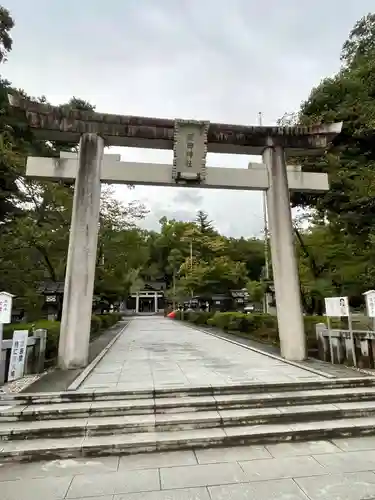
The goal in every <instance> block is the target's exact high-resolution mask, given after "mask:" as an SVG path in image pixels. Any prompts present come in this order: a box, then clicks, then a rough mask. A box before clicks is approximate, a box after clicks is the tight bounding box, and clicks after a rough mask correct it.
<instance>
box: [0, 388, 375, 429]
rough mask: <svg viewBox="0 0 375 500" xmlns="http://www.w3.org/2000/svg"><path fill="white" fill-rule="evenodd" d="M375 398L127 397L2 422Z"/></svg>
mask: <svg viewBox="0 0 375 500" xmlns="http://www.w3.org/2000/svg"><path fill="white" fill-rule="evenodd" d="M359 401H375V387H358V388H357V387H347V388H339V389H337V388H335V389H313V390H308V391H291V392H285V391H282V392H278V393H277V392H270V393H259V394H227V395H216V396H209V395H206V396H195V397H194V396H186V397H183V396H181V397H175V398H167V397H163V398H153V399H151V398H150V399H134V400H132V399H125V400H118V401H110V400H108V401H107V400H104V401H92V402H89V401H86V402H85V401H82V402H65V403H48V404H31V405H26V406H25V405H22V404H17V405H14V406H12V405H8V406H2V407H0V408H1V410H0V422H10V421H18V420H21V421H34V420H44V419H48V420H52V419H65V418H66V419H72V418H89V417H115V416H123V415H149V414H163V413H173V414H175V413H184V412H192V411H199V412H200V411H220V410H234V409H247V408H265V407H267V408H276V407H280V406H301V405H316V404H326V403H331V404H336V403H346V402H359Z"/></svg>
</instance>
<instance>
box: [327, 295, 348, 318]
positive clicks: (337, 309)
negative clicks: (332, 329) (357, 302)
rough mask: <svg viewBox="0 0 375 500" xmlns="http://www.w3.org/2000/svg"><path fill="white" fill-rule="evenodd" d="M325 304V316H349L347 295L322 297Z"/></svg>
mask: <svg viewBox="0 0 375 500" xmlns="http://www.w3.org/2000/svg"><path fill="white" fill-rule="evenodd" d="M324 302H325V305H326V316H329V317H332V318H335V317H338V318H339V317H343V316H346V317H348V316H349V300H348V297H329V298H325V299H324Z"/></svg>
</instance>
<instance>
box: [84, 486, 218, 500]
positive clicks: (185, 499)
mask: <svg viewBox="0 0 375 500" xmlns="http://www.w3.org/2000/svg"><path fill="white" fill-rule="evenodd" d="M89 500H91V499H89ZM114 500H211V499H210V495H209V493H208V491H207V489H206V488H187V489H182V490H169V491H151V492H149V493H131V494H128V495H115V496H114Z"/></svg>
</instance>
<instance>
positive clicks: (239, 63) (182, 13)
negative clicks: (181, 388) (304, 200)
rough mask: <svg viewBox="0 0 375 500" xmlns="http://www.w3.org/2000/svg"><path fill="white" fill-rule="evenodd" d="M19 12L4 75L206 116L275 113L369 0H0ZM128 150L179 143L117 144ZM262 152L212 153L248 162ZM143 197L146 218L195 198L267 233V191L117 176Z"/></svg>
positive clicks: (229, 225) (125, 110)
mask: <svg viewBox="0 0 375 500" xmlns="http://www.w3.org/2000/svg"><path fill="white" fill-rule="evenodd" d="M0 3H1V4H3V5H4V6H5V7H7V8H8V9H9V10H10V11H11V14H12V16H13V18H14V20H15V22H16V27H15V29H14V30H13V39H14V48H13V50H12V52H11V54H10V56H9V61H8V62H7V63H6V65H3V66H2V67H1V72H2V75H3V76H5V77H6V78H8V79H9V80H10V81H11V82H12V83H13V84H14V85H15V86H17V87H22V88H24V89H25V91H26V92H27V93H28V94H30V95H34V96H39V95H45V96H46V97H47V99H48V100H49V101H50V102H52V103H53V104H59V103H62V102H66V101H68V100H69V99H70V97H72V96H76V97H80V98H82V99H85V100H88V101H90V102H91V103H92V104H95V105H96V108H97V110H98V111H101V112H109V113H118V114H126V115H130V114H134V115H146V116H156V117H168V118H176V117H178V118H196V119H202V120H209V121H211V122H225V123H237V124H256V123H257V120H258V112H259V111H262V113H263V122H264V124H266V125H268V124H274V123H275V122H276V120H277V119H278V118H280V117H281V116H282V115H283V114H284V113H285V112H291V111H296V110H298V107H299V105H300V103H301V101H303V100H304V99H306V98H307V96H308V94H309V92H310V90H311V88H312V87H313V86H315V85H317V84H318V83H319V81H320V80H321V79H322V78H323V77H325V76H329V75H331V74H333V73H334V72H336V71H337V69H338V67H339V55H340V50H341V46H342V44H343V42H344V40H345V39H346V37H347V35H348V33H349V31H350V29H351V27H352V26H353V24H354V23H355V22H356V21H357V20H358V19H359V18H361V17H362V16H363V15H365V14H366V13H367V12H369V11H371V9H373V10H375V4H374V1H373V0H356V1H352V0H329V1H328V0H315V1H314V2H303V1H301V0H282V1H281V0H268V1H267V2H262V1H259V0H231V2H227V1H224V0H106V1H103V0H85V1H81V2H80V1H78V0H0ZM112 151H113V152H120V153H121V154H122V157H123V160H128V161H129V160H137V161H153V162H162V163H163V162H169V161H171V159H172V152H169V151H156V150H142V149H126V148H121V149H119V150H118V148H117V149H116V148H112V150H111V152H112ZM249 161H260V159H259V158H251V157H245V156H231V155H226V157H223V155H221V156H218V155H211V154H210V155H208V164H209V165H216V166H219V165H223V166H232V167H238V168H241V167H242V168H246V166H247V163H248V162H249ZM116 193H117V196H118V197H119V198H120V199H122V200H130V199H138V200H140V201H142V202H144V203H145V204H146V205H147V207H148V208H149V210H150V214H149V216H148V217H147V219H146V221H145V222H144V224H145V226H146V227H149V228H156V227H157V226H158V224H157V221H158V220H159V218H160V217H162V216H163V215H166V216H167V217H175V218H178V219H183V220H191V219H193V218H194V217H195V214H196V211H197V210H199V209H202V210H205V211H207V212H208V213H209V215H210V218H211V219H213V220H214V221H215V224H216V226H217V228H218V229H219V230H220V231H222V232H224V233H225V234H228V235H231V236H236V237H239V236H245V237H248V236H256V235H260V234H261V231H262V227H263V219H262V201H261V194H260V193H253V192H238V191H236V192H228V191H227V192H225V191H216V190H215V191H207V190H191V189H189V190H186V189H183V188H178V189H177V188H174V189H172V188H155V187H137V188H135V189H134V190H128V189H127V188H126V187H125V186H118V187H117V188H116Z"/></svg>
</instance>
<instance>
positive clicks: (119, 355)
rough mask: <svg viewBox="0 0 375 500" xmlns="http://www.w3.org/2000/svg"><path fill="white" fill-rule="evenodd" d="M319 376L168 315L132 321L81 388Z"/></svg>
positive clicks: (144, 386)
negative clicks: (199, 329)
mask: <svg viewBox="0 0 375 500" xmlns="http://www.w3.org/2000/svg"><path fill="white" fill-rule="evenodd" d="M318 378H320V377H319V376H318V375H316V374H314V373H312V372H309V371H307V370H304V369H302V368H298V367H295V366H292V365H290V364H287V363H285V362H283V361H282V360H277V359H272V358H270V357H268V356H266V355H263V354H259V353H257V352H254V351H250V350H248V349H245V348H243V347H240V346H237V345H234V344H231V343H229V342H226V341H225V340H222V339H219V338H216V337H214V336H211V335H207V334H205V333H203V332H201V331H198V330H194V329H192V328H189V327H188V326H186V325H184V324H183V323H179V322H176V321H172V320H170V319H167V318H163V317H157V316H156V317H155V316H154V317H152V316H151V317H143V318H142V317H140V318H136V319H133V320H132V321H131V323H130V325H129V326H128V327H127V328H126V329H125V331H124V333H123V334H122V336H121V337H120V338H119V339H118V340H117V342H116V343H115V344H114V346H113V347H112V349H111V350H110V351H109V352H108V354H106V356H105V357H104V358H103V359H102V361H100V363H99V364H98V365H97V366H96V367H95V369H94V370H93V372H92V373H91V375H90V376H89V377H88V378H87V379H86V380H85V382H84V383H83V384H82V386H81V387H80V388H81V389H95V388H112V389H115V390H116V389H118V390H127V389H129V390H135V389H154V388H162V387H173V386H175V387H176V386H178V387H180V386H182V387H183V386H188V387H194V386H204V385H213V386H221V385H233V384H239V383H249V382H261V383H262V382H291V381H298V380H308V379H318Z"/></svg>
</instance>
